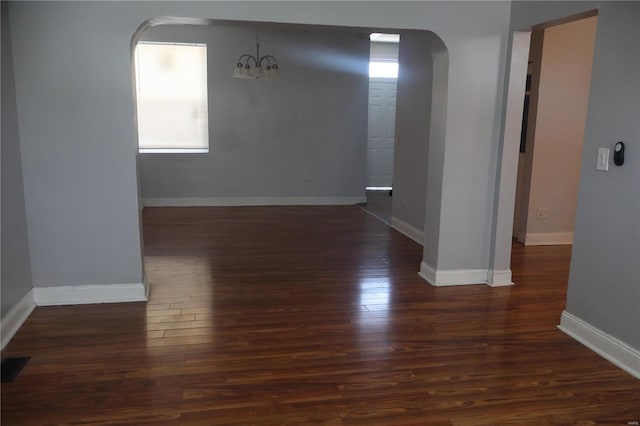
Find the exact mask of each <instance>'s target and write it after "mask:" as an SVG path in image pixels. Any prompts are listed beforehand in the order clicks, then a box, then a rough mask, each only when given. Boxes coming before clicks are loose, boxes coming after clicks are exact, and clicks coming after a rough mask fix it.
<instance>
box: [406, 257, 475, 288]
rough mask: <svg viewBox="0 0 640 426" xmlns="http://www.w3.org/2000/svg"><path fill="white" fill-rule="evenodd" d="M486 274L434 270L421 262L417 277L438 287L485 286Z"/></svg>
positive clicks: (462, 270)
mask: <svg viewBox="0 0 640 426" xmlns="http://www.w3.org/2000/svg"><path fill="white" fill-rule="evenodd" d="M487 272H488V271H487V270H486V269H448V270H442V269H440V270H436V269H434V268H433V267H431V266H430V265H427V264H426V263H425V262H424V261H422V263H420V272H418V275H420V276H421V277H422V278H423V279H424V280H425V281H427V282H428V283H429V284H431V285H433V286H436V287H440V286H448V285H473V284H486V283H487Z"/></svg>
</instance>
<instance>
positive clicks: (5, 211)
mask: <svg viewBox="0 0 640 426" xmlns="http://www.w3.org/2000/svg"><path fill="white" fill-rule="evenodd" d="M10 37H11V34H10V32H9V20H8V17H7V3H5V2H2V153H1V157H2V165H1V167H2V200H1V203H2V285H1V286H0V287H1V288H2V294H1V299H2V310H1V313H2V317H4V316H5V314H6V313H7V312H8V311H9V309H11V307H13V306H14V305H15V304H16V303H17V302H18V301H19V300H20V299H21V298H22V297H23V296H24V295H25V294H27V293H28V292H29V290H31V265H30V264H29V243H28V239H27V221H26V217H25V207H24V188H23V185H22V160H21V158H20V138H19V133H18V117H17V114H16V93H15V87H14V83H13V61H12V55H11V40H10Z"/></svg>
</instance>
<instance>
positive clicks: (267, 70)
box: [233, 29, 279, 78]
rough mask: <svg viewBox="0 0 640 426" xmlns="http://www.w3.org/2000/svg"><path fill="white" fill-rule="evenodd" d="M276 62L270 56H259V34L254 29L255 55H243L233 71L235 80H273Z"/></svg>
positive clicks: (275, 74)
mask: <svg viewBox="0 0 640 426" xmlns="http://www.w3.org/2000/svg"><path fill="white" fill-rule="evenodd" d="M278 71H279V68H278V62H277V61H276V58H274V57H273V56H271V55H264V56H260V32H259V30H258V29H256V55H255V56H253V55H249V54H247V53H245V54H244V55H241V56H240V58H238V63H237V64H236V67H235V69H234V70H233V76H234V77H237V78H273V77H276V76H277V75H278Z"/></svg>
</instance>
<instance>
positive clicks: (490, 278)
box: [487, 269, 513, 287]
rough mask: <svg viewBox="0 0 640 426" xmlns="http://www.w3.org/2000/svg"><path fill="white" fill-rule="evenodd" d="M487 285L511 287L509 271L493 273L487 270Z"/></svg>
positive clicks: (493, 271)
mask: <svg viewBox="0 0 640 426" xmlns="http://www.w3.org/2000/svg"><path fill="white" fill-rule="evenodd" d="M487 285H488V286H490V287H505V286H509V285H513V282H512V281H511V269H506V270H500V271H495V270H493V269H489V270H488V271H487Z"/></svg>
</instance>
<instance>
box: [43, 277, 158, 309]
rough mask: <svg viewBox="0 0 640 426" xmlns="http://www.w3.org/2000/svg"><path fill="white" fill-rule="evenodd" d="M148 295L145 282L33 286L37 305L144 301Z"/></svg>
mask: <svg viewBox="0 0 640 426" xmlns="http://www.w3.org/2000/svg"><path fill="white" fill-rule="evenodd" d="M148 296H149V288H148V286H147V285H146V284H145V283H133V284H101V285H78V286H70V285H69V286H59V287H34V288H33V299H34V301H35V304H36V305H37V306H56V305H84V304H90V303H120V302H144V301H146V300H147V299H148Z"/></svg>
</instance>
